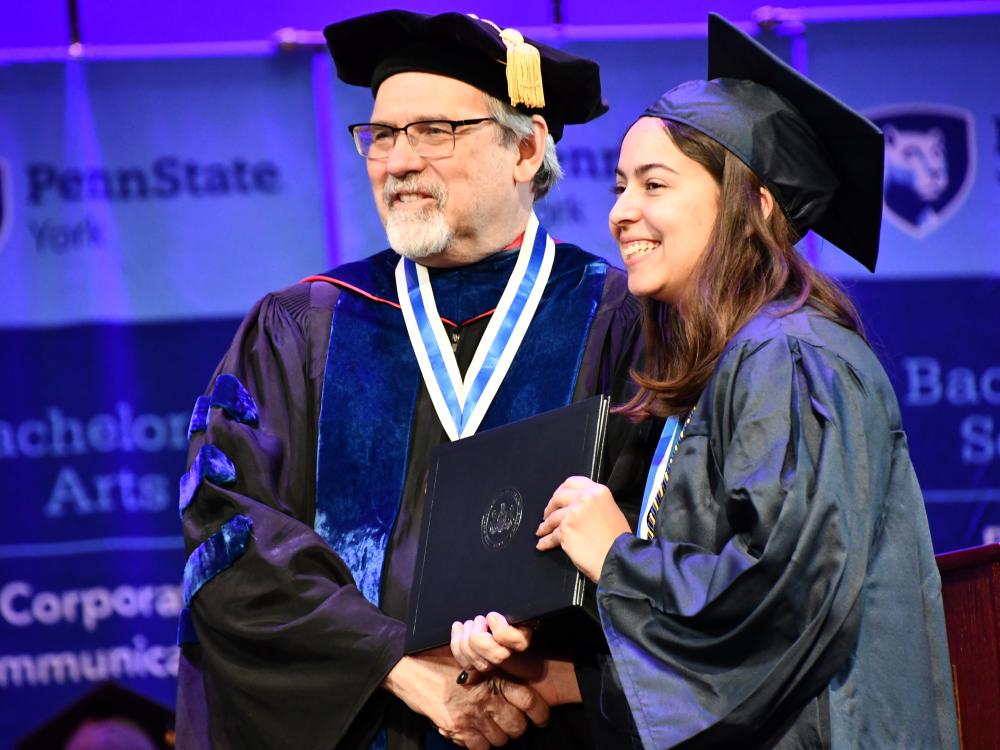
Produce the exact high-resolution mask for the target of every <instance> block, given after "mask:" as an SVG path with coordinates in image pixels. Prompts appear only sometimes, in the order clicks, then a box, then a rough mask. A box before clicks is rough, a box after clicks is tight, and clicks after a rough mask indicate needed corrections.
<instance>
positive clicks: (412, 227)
mask: <svg viewBox="0 0 1000 750" xmlns="http://www.w3.org/2000/svg"><path fill="white" fill-rule="evenodd" d="M385 233H386V236H387V237H388V238H389V246H390V247H392V249H393V250H395V251H396V252H397V253H399V254H400V255H402V256H403V257H404V258H409V259H410V260H420V259H421V258H429V257H431V256H432V255H437V254H438V253H442V252H444V251H445V250H446V249H447V247H448V245H449V244H451V227H449V226H448V222H446V221H445V220H444V215H443V214H442V213H441V211H440V209H438V208H429V209H426V210H424V211H420V212H417V213H413V212H410V213H408V214H407V215H406V216H400V215H398V214H396V213H395V212H393V211H389V213H388V215H387V216H386V220H385Z"/></svg>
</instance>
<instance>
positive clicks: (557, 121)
mask: <svg viewBox="0 0 1000 750" xmlns="http://www.w3.org/2000/svg"><path fill="white" fill-rule="evenodd" d="M323 36H324V37H325V38H326V42H327V47H329V49H330V53H331V54H332V55H333V62H334V65H335V66H336V69H337V77H338V78H340V80H342V81H343V82H344V83H348V84H351V85H353V86H368V87H370V88H371V90H372V93H373V94H375V93H377V92H378V88H379V86H381V85H382V82H383V81H385V80H386V79H387V78H389V77H390V76H393V75H396V74H397V73H406V72H419V73H434V74H436V75H442V76H447V77H448V78H454V79H456V80H459V81H463V82H465V83H468V84H469V85H470V86H474V87H476V88H477V89H479V90H480V91H484V92H486V93H487V94H490V95H491V96H493V97H496V98H497V99H499V100H500V101H502V102H505V103H508V104H510V105H511V106H514V107H516V108H517V109H518V110H520V111H521V112H525V113H537V114H540V115H542V116H543V117H544V118H545V121H546V122H547V123H548V126H549V132H550V133H551V134H552V137H553V139H554V140H557V141H558V140H559V138H560V137H561V136H562V132H563V126H564V125H572V124H579V123H584V122H589V121H590V120H593V119H594V118H595V117H599V116H600V115H602V114H604V113H605V112H607V111H608V105H607V103H605V101H604V100H603V98H602V97H601V79H600V68H599V67H598V65H597V63H596V62H594V61H593V60H588V59H587V58H584V57H577V56H576V55H571V54H569V53H567V52H563V51H561V50H557V49H555V48H553V47H549V46H547V45H545V44H541V43H540V42H535V41H532V40H530V39H525V38H524V37H523V36H522V35H521V34H520V33H519V32H517V31H516V30H514V29H501V28H500V27H498V26H497V25H496V24H493V23H492V22H490V21H485V20H481V19H479V18H476V17H475V16H469V15H463V14H462V13H442V14H440V15H437V16H427V15H424V14H422V13H411V12H410V11H404V10H389V11H383V12H380V13H370V14H368V15H364V16H358V17H356V18H350V19H347V20H346V21H341V22H339V23H335V24H331V25H330V26H327V27H326V28H325V29H324V30H323Z"/></svg>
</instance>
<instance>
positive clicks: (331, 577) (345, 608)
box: [178, 245, 647, 750]
mask: <svg viewBox="0 0 1000 750" xmlns="http://www.w3.org/2000/svg"><path fill="white" fill-rule="evenodd" d="M556 252H557V258H561V259H562V260H563V261H566V262H569V261H572V260H573V259H577V261H578V262H579V263H582V264H589V267H590V268H591V269H593V268H596V266H594V265H593V264H602V263H603V261H600V260H599V259H597V258H595V257H593V256H589V255H587V254H585V253H583V252H582V251H580V250H579V249H578V248H574V247H572V246H569V245H557V250H556ZM560 253H561V254H562V255H559V254H560ZM373 258H381V259H382V260H381V261H380V262H384V260H385V254H379V255H378V256H373ZM373 262H375V261H374V259H373ZM512 264H513V258H512V257H511V258H507V257H505V256H501V255H497V256H494V257H493V258H490V259H487V260H486V261H483V262H482V263H481V264H476V266H474V267H467V268H465V269H457V270H454V271H436V272H433V273H432V277H433V278H432V284H437V283H438V281H436V280H437V279H443V278H445V277H448V278H449V279H450V280H451V281H454V280H455V278H456V276H455V275H456V274H461V275H462V276H461V279H460V283H457V284H454V283H453V284H451V286H450V287H449V289H450V290H451V291H452V292H454V294H449V295H445V297H446V298H442V299H439V300H438V304H439V308H440V309H439V312H440V313H441V314H442V316H444V317H450V318H451V319H453V320H457V321H462V320H469V319H470V318H473V317H474V316H476V315H478V314H479V313H482V312H485V311H486V310H488V309H490V308H491V307H493V306H495V305H496V302H497V299H498V298H499V296H500V291H501V290H502V283H500V284H499V285H498V284H497V282H496V279H497V278H498V275H499V277H500V280H501V282H505V280H506V278H507V276H508V275H509V272H510V268H511V267H512ZM484 271H486V273H484ZM602 273H603V279H604V280H603V283H602V284H601V286H600V288H599V290H598V294H597V295H596V297H595V299H594V300H593V305H594V307H593V311H592V316H591V323H590V328H589V334H588V335H587V336H586V338H585V341H584V347H583V349H582V356H581V358H580V361H579V362H578V363H576V364H575V365H571V366H575V367H577V368H578V372H577V374H576V376H575V385H574V387H573V390H572V397H573V399H574V400H577V399H580V398H585V397H587V396H590V395H593V394H596V393H609V394H611V395H612V396H613V397H614V398H615V399H618V400H621V399H622V398H624V397H625V395H626V394H625V389H626V388H627V385H626V384H627V381H628V377H627V374H628V370H629V368H630V367H631V366H633V365H634V364H635V359H636V353H637V350H638V342H639V338H640V337H639V321H638V310H639V308H638V303H637V301H636V300H635V299H634V298H632V297H631V296H629V295H628V292H627V284H626V279H625V275H624V273H622V272H621V271H619V270H617V269H612V268H605V269H603V270H602ZM329 275H330V276H331V277H334V278H335V277H337V275H338V274H337V270H336V269H335V270H334V271H332V272H330V274H329ZM486 279H490V281H489V282H486V281H485V280H486ZM550 284H551V282H550ZM361 292H365V290H361ZM365 293H367V292H365ZM347 294H350V295H355V297H357V294H358V290H356V289H350V288H347V287H345V286H343V285H341V286H337V285H334V284H329V283H326V282H323V281H317V282H313V283H304V284H299V285H296V286H294V287H291V288H289V289H286V290H284V291H281V292H278V293H275V294H272V295H268V296H267V297H265V298H264V299H263V300H262V301H261V302H260V303H258V305H257V306H256V307H255V308H254V309H253V310H252V311H251V313H250V314H249V315H248V317H247V318H246V320H245V321H244V322H243V324H242V325H241V327H240V329H239V331H238V333H237V335H236V338H235V340H234V342H233V345H232V347H231V348H230V350H229V352H228V353H227V354H226V356H225V357H224V358H223V360H222V362H221V364H220V365H219V368H218V370H217V372H216V376H215V377H214V378H213V382H214V383H216V384H217V383H218V382H219V376H221V375H222V374H231V375H234V376H235V377H236V378H237V379H238V380H239V381H240V383H242V385H243V386H244V387H245V388H246V390H247V392H248V394H249V396H250V397H252V399H253V401H254V402H255V405H256V408H257V410H258V411H259V419H258V420H257V421H256V423H248V422H252V420H247V419H244V420H242V421H241V420H240V419H238V418H233V415H232V414H231V413H230V412H229V411H227V410H226V409H221V408H212V409H211V410H210V411H209V412H208V414H207V422H206V424H205V429H204V430H203V431H196V432H195V434H194V435H193V439H192V446H191V456H192V458H194V457H195V456H197V455H199V452H200V451H201V449H202V447H203V446H205V445H206V444H211V445H212V446H213V447H214V448H218V449H219V450H220V451H221V452H222V453H223V454H224V455H225V456H226V457H228V459H229V460H230V461H231V463H232V466H233V468H234V470H235V475H236V478H235V480H234V481H232V482H229V483H225V482H220V483H215V482H213V481H211V478H209V479H205V480H203V481H200V482H199V483H198V484H197V492H196V493H195V495H194V496H193V499H191V501H190V504H189V505H188V506H187V508H186V509H185V510H184V513H183V525H184V534H185V541H186V545H187V550H188V553H189V554H191V555H192V557H194V556H196V553H198V552H199V549H201V550H204V548H205V546H206V545H208V544H210V543H211V542H213V535H215V536H214V541H215V542H219V535H220V534H223V533H224V532H226V530H227V529H230V531H231V530H232V528H233V526H232V524H233V523H234V522H235V520H238V519H239V518H240V517H242V518H246V519H249V521H244V522H242V523H243V526H242V527H240V528H241V529H247V528H250V531H249V532H247V533H246V534H244V536H243V538H242V542H240V540H239V539H237V540H236V542H234V541H233V539H234V537H233V534H232V533H230V534H229V536H227V537H226V538H225V539H224V540H223V542H225V544H224V545H223V546H224V547H225V550H228V552H227V553H226V554H229V556H230V557H231V558H232V559H231V560H227V564H225V565H219V564H217V563H218V557H219V556H218V555H215V556H214V557H209V558H205V559H208V560H209V567H212V566H214V567H215V568H216V570H213V571H209V573H207V574H206V572H205V570H200V569H196V573H198V574H200V575H201V580H200V588H197V590H196V593H194V594H193V596H192V597H191V599H190V608H189V620H188V627H187V629H186V632H187V633H188V640H194V639H195V638H197V641H198V643H197V644H195V643H189V644H188V645H185V646H184V647H183V649H182V659H181V666H180V675H179V692H178V747H179V748H198V749H199V750H200V749H201V748H208V747H212V748H215V749H216V750H228V749H229V748H234V749H235V748H239V749H240V750H246V749H247V748H257V747H259V748H290V749H291V748H294V750H305V749H307V748H333V747H337V748H366V747H368V745H369V743H370V741H371V739H372V737H373V735H374V734H375V732H376V730H377V729H378V728H379V726H386V727H387V729H388V739H389V746H390V748H392V750H396V749H397V748H417V747H420V746H421V745H422V744H423V741H424V737H425V736H426V734H427V731H428V729H430V727H429V726H428V722H426V720H424V719H423V718H422V717H417V716H415V715H414V714H413V713H412V712H410V711H409V710H407V709H406V708H405V706H403V705H402V704H401V703H400V702H399V701H398V700H396V699H395V698H394V697H392V696H390V695H389V694H388V693H387V692H386V691H384V690H382V689H381V688H380V687H379V686H380V684H381V682H382V680H383V679H384V677H385V675H386V674H387V673H388V672H389V670H390V669H391V668H392V667H393V666H394V665H395V663H396V662H397V661H398V660H399V658H400V657H401V656H402V653H403V651H402V648H403V634H404V626H403V623H402V622H401V620H402V618H404V617H405V615H406V611H407V606H408V592H409V586H410V581H411V579H412V569H413V560H414V556H415V554H416V543H417V535H418V533H419V520H420V514H421V511H422V497H423V486H424V474H425V471H426V464H427V459H428V456H429V453H430V449H431V447H433V446H434V445H436V444H438V443H440V442H442V441H444V440H446V437H445V434H444V432H443V429H442V428H441V425H440V423H439V421H438V418H437V415H436V414H435V412H434V410H433V407H432V404H431V401H430V399H429V396H428V395H427V390H426V388H423V387H421V388H420V392H419V394H418V395H417V398H416V401H415V405H414V407H413V411H412V416H411V419H410V421H409V423H406V424H400V425H398V429H399V430H404V431H406V433H407V434H408V440H409V446H410V447H409V451H408V455H407V458H406V468H405V482H404V484H403V491H402V497H401V500H400V503H399V509H398V516H397V518H396V520H395V523H394V525H393V527H392V535H391V538H390V542H389V545H388V546H389V549H388V552H387V558H386V564H385V568H384V572H383V575H382V584H381V595H382V597H381V601H380V604H379V606H378V607H377V606H375V605H373V604H372V603H370V602H369V601H367V600H366V599H365V598H364V597H363V596H362V595H361V594H360V593H359V591H358V589H357V588H355V586H354V585H353V584H354V579H353V577H352V574H351V571H350V570H349V569H348V567H347V566H346V565H345V563H344V561H343V560H342V559H341V558H340V557H339V556H338V555H337V554H336V552H335V551H334V550H332V549H331V548H330V547H329V545H327V544H326V542H325V541H324V539H323V538H322V537H321V536H320V535H318V534H317V533H316V531H315V530H314V521H315V518H316V502H317V501H316V496H317V492H316V486H315V477H316V475H317V425H318V423H319V420H320V414H319V412H320V407H321V403H322V398H323V394H322V391H323V384H324V379H325V378H328V377H329V376H330V373H329V372H327V361H328V354H329V352H328V342H329V340H330V334H331V318H332V317H333V316H334V315H335V313H334V310H335V308H336V307H337V301H338V299H340V297H341V295H347ZM547 294H548V292H547ZM358 299H360V297H357V299H352V302H357V301H358ZM387 301H390V302H391V301H393V300H381V301H380V300H378V299H372V300H371V301H370V304H372V305H384V304H386V302H387ZM546 304H548V302H547V301H546V298H545V297H543V300H542V303H541V306H540V308H539V309H540V310H542V309H543V307H544V305H546ZM387 309H388V308H387ZM380 310H381V308H380ZM380 314H381V312H380ZM486 324H487V318H481V319H479V320H475V321H473V322H470V323H468V324H467V325H464V326H461V329H460V331H459V334H460V335H459V336H458V337H457V338H458V342H457V351H456V355H457V359H458V361H459V364H460V367H461V369H462V370H463V371H464V369H465V368H466V367H467V366H468V364H469V362H470V360H471V358H472V354H473V352H474V351H475V347H476V345H477V344H478V342H479V339H480V338H481V336H482V334H483V331H484V330H485V327H486ZM371 356H372V357H412V356H413V355H412V352H410V351H409V347H408V345H407V346H406V347H405V348H400V349H399V350H396V351H373V352H371ZM364 376H365V373H364V372H363V371H360V372H350V373H344V375H343V377H344V378H360V377H364ZM540 377H541V374H540ZM516 385H517V387H521V388H523V387H529V386H530V383H521V384H516ZM504 387H507V385H506V383H505V385H504ZM210 390H211V389H210ZM355 428H356V429H359V430H360V429H363V425H357V426H354V425H349V426H344V429H346V430H350V429H355ZM624 432H625V431H624V430H623V431H622V434H624ZM609 439H610V442H611V445H612V448H611V451H612V454H617V455H612V456H611V467H612V468H611V472H610V476H609V480H608V481H609V482H610V483H611V484H613V485H615V486H619V487H621V488H622V495H623V497H626V496H630V495H631V496H636V494H637V493H636V490H635V487H634V486H632V485H634V484H636V483H641V481H642V472H643V469H642V466H643V464H644V462H645V461H646V460H647V457H646V456H644V455H634V454H633V453H631V452H626V451H621V450H620V449H621V446H622V445H623V443H624V441H623V440H619V439H618V437H616V436H615V434H614V433H613V434H612V435H611V436H610V437H609ZM615 446H617V447H615ZM639 450H641V449H639ZM632 510H633V515H634V510H635V509H632ZM234 519H235V520H234ZM226 524H229V526H227V525H226ZM237 548H238V551H237V552H236V553H232V551H233V550H234V549H237ZM216 549H217V550H218V549H222V547H217V548H216ZM231 553H232V554H231ZM220 554H221V553H220ZM203 567H204V566H203ZM189 568H190V565H189ZM187 583H188V581H186V585H187ZM189 588H191V589H192V590H194V589H195V587H193V586H190V587H189ZM184 630H185V628H182V631H184ZM588 660H589V657H588V656H587V655H580V661H581V674H589V673H590V672H589V671H588V670H589V666H588ZM583 679H584V680H586V679H588V678H587V677H586V676H585V677H584V678H583ZM593 736H594V734H593V731H592V730H591V728H589V727H588V725H587V719H586V717H585V716H584V714H583V710H582V708H580V707H566V708H564V709H557V710H556V711H555V712H554V717H553V721H552V723H551V725H550V727H549V728H548V729H547V730H545V731H538V730H534V729H532V730H529V732H528V734H527V735H526V736H525V737H524V738H522V739H521V740H520V741H517V742H515V743H513V745H512V746H514V747H517V746H521V747H587V746H592V745H593ZM610 736H613V734H612V735H610ZM612 742H614V740H612Z"/></svg>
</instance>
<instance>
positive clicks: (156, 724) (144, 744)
mask: <svg viewBox="0 0 1000 750" xmlns="http://www.w3.org/2000/svg"><path fill="white" fill-rule="evenodd" d="M71 742H72V744H70V743H71ZM16 747H17V750H64V749H65V748H67V747H70V748H75V747H85V748H88V750H89V748H98V747H100V748H115V749H116V750H117V748H130V749H131V748H135V749H136V750H139V748H142V750H146V749H147V748H153V750H170V749H171V748H173V747H174V712H173V711H171V710H170V709H169V708H166V707H165V706H161V705H160V704H159V703H156V702H155V701H152V700H150V699H149V698H146V697H145V696H143V695H140V694H139V693H136V692H133V691H132V690H129V689H127V688H124V687H121V686H120V685H116V684H115V683H113V682H106V683H103V684H102V685H99V686H98V687H96V688H94V689H93V690H91V691H90V692H88V693H85V694H84V695H83V696H81V697H80V698H79V699H77V700H76V701H74V702H73V703H71V704H70V705H69V706H67V707H66V708H65V709H63V710H62V711H60V712H59V713H57V714H56V715H54V716H51V717H50V718H48V719H47V720H46V721H45V723H43V724H42V725H41V726H40V727H38V728H37V729H36V730H34V731H33V732H32V733H31V734H29V735H27V736H25V737H23V738H22V739H21V740H20V741H19V742H18V743H17V746H16Z"/></svg>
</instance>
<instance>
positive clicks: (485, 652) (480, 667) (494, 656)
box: [451, 612, 531, 672]
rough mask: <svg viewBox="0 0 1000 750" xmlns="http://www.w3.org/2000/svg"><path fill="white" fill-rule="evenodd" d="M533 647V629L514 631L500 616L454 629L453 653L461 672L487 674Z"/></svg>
mask: <svg viewBox="0 0 1000 750" xmlns="http://www.w3.org/2000/svg"><path fill="white" fill-rule="evenodd" d="M530 645H531V628H527V627H514V626H513V625H511V624H509V623H508V622H507V619H506V618H505V617H504V616H503V615H501V614H498V613H497V612H490V613H489V614H488V615H486V617H483V616H482V615H480V616H478V617H476V619H474V620H466V621H465V622H464V623H461V622H454V623H452V625H451V653H452V656H454V657H455V661H457V662H458V663H459V665H461V667H462V669H474V670H476V671H477V672H487V671H489V670H490V669H492V668H493V667H499V666H501V665H502V664H503V663H504V662H506V661H507V660H508V659H510V657H511V655H512V654H514V653H521V652H524V651H527V650H528V646H530Z"/></svg>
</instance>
